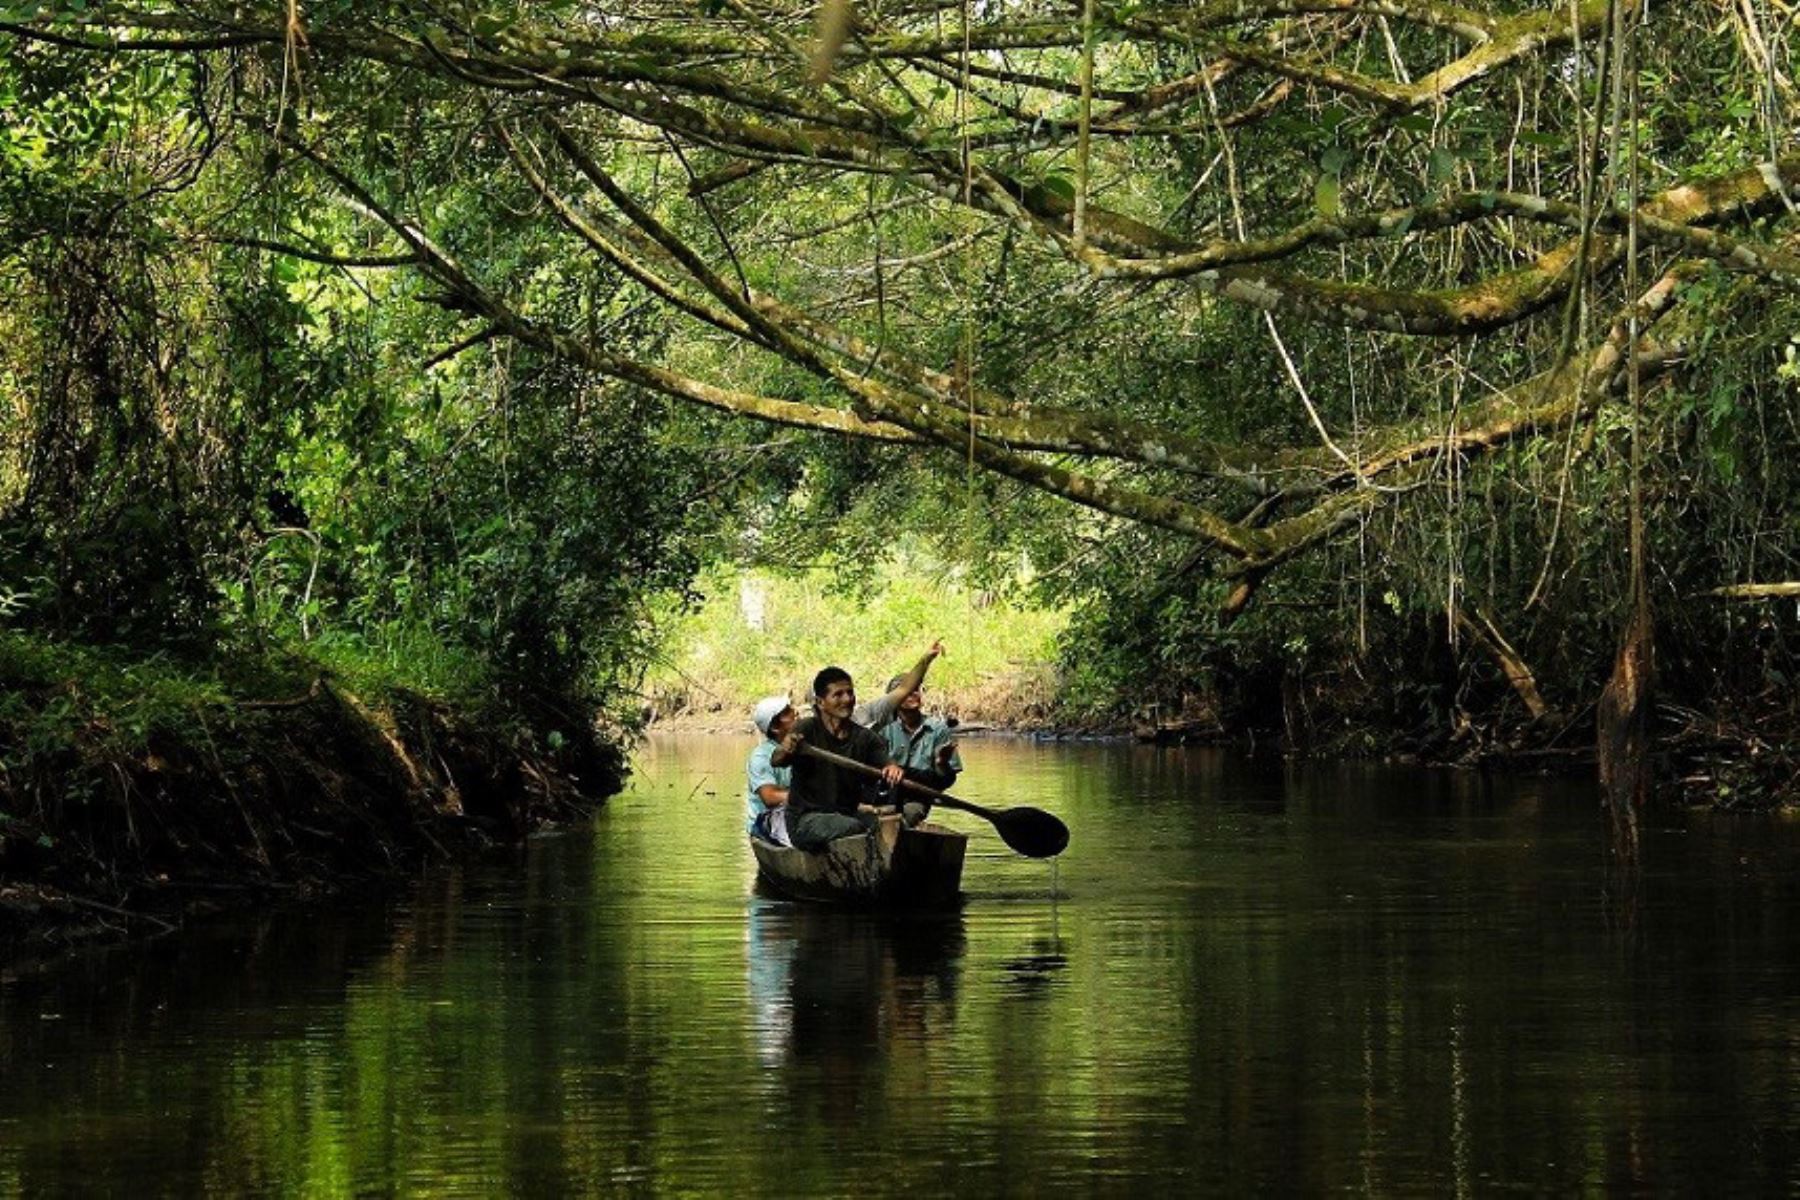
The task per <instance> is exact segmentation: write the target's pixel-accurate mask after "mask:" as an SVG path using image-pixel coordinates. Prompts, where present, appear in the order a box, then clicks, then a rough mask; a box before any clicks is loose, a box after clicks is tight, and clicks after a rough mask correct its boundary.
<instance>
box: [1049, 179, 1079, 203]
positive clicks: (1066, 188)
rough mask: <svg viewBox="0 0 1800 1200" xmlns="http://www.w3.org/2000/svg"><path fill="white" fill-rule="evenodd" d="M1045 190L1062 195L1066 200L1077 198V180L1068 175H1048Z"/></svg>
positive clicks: (1055, 194) (1054, 194)
mask: <svg viewBox="0 0 1800 1200" xmlns="http://www.w3.org/2000/svg"><path fill="white" fill-rule="evenodd" d="M1044 190H1045V191H1046V192H1049V193H1050V194H1051V195H1053V196H1061V197H1062V198H1063V199H1064V200H1073V199H1075V181H1074V180H1073V179H1070V178H1069V177H1068V176H1067V175H1046V176H1045V177H1044Z"/></svg>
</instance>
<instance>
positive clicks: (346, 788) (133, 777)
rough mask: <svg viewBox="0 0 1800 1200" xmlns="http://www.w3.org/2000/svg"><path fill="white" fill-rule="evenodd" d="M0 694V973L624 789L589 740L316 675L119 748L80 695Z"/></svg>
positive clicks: (414, 859)
mask: <svg viewBox="0 0 1800 1200" xmlns="http://www.w3.org/2000/svg"><path fill="white" fill-rule="evenodd" d="M0 683H3V684H4V688H3V692H0V698H3V699H4V706H3V707H0V764H4V770H0V961H3V960H11V959H15V958H18V957H20V956H31V955H35V954H39V953H45V952H54V951H55V950H57V949H59V948H61V947H64V946H67V945H70V944H72V943H74V942H76V941H81V940H85V939H91V938H95V937H119V936H127V935H135V934H142V933H150V932H157V931H166V930H167V929H170V928H173V927H174V926H176V925H178V924H180V923H181V922H183V921H185V920H188V919H190V918H192V917H194V916H196V915H198V914H203V913H205V912H208V911H215V910H220V909H225V908H236V907H241V906H243V905H246V904H263V903H270V902H273V901H277V900H302V899H307V898H312V897H318V896H322V895H325V894H329V893H331V892H335V891H339V890H342V889H344V888H347V887H351V886H356V885H360V884H367V883H371V882H374V881H379V880H384V879H391V878H394V877H396V876H400V875H403V874H405V873H407V872H409V871H412V870H414V869H415V868H416V867H417V866H418V865H420V864H421V863H422V862H424V861H426V860H428V859H430V858H444V857H448V856H451V855H455V854H460V853H467V852H472V851H475V850H479V849H480V848H482V847H485V846H490V845H493V844H495V843H502V842H510V841H515V840H518V839H521V838H523V837H524V836H525V835H526V834H528V833H529V832H531V831H532V830H534V829H537V828H539V827H541V826H543V825H545V824H547V823H552V822H558V821H564V820H569V819H573V818H576V817H579V816H582V815H584V814H586V813H589V812H591V811H592V810H593V809H594V808H595V807H596V806H597V805H598V804H599V803H600V802H601V801H602V800H603V799H604V798H605V797H606V796H608V795H610V794H612V793H613V792H615V791H617V790H618V788H619V786H620V784H621V781H622V779H623V776H624V758H623V755H622V753H621V752H620V751H619V750H618V749H617V748H616V747H615V746H613V745H611V744H609V743H607V742H605V741H602V740H600V739H599V738H598V737H596V736H595V735H594V734H593V733H592V731H591V730H590V731H586V732H584V731H581V730H578V729H565V730H562V731H559V732H557V733H555V734H554V735H552V736H550V737H548V738H544V739H540V738H539V737H537V736H534V735H533V734H531V733H530V732H529V731H528V729H527V727H526V726H525V725H524V724H522V723H518V722H507V721H503V720H498V719H494V718H492V717H487V718H481V719H477V718H472V717H470V716H467V715H464V714H460V713H458V712H456V711H453V710H452V709H451V708H450V707H448V706H447V705H445V704H443V703H441V702H437V701H433V700H429V699H426V698H424V697H420V696H416V695H408V694H405V693H397V694H389V695H386V696H383V697H382V698H380V699H374V698H365V697H363V696H360V695H358V694H356V693H355V692H353V691H351V690H350V689H349V688H348V687H346V686H345V685H343V684H342V683H339V682H335V681H333V680H332V679H330V678H326V677H323V676H316V677H314V678H313V679H312V680H311V681H310V682H309V683H305V684H304V685H302V686H300V687H299V688H297V689H296V690H295V691H294V692H293V693H292V694H288V695H278V696H269V695H236V696H223V697H214V698H211V699H210V700H209V701H208V702H206V703H203V704H195V705H193V706H191V707H188V708H184V709H180V710H177V713H173V714H172V713H170V712H163V713H160V714H158V715H157V716H156V718H155V719H154V721H152V722H151V724H150V727H148V728H145V729H141V730H131V731H126V732H127V733H128V734H129V736H122V735H121V731H120V730H118V729H116V728H109V727H108V726H109V724H110V723H111V721H110V720H109V714H107V713H105V712H104V711H103V710H102V709H101V708H100V707H99V706H95V705H90V704H88V703H85V702H84V696H83V684H82V681H81V680H80V679H78V678H71V679H60V680H54V681H50V680H43V679H36V680H33V679H20V678H17V677H14V678H11V679H5V680H0ZM59 710H60V711H63V712H64V713H65V715H66V719H63V720H61V721H58V722H50V721H48V720H47V719H46V718H45V714H46V713H56V712H58V711H59ZM177 714H178V717H179V719H175V718H176V715H177ZM47 733H53V734H54V735H55V740H54V741H52V740H50V739H49V738H48V737H47V736H46V735H47ZM33 739H35V741H36V743H37V744H33Z"/></svg>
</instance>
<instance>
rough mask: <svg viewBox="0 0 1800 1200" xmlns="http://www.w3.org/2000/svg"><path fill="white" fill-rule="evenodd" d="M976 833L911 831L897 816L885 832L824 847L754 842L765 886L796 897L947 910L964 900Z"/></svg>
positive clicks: (936, 828)
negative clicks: (966, 857) (966, 865)
mask: <svg viewBox="0 0 1800 1200" xmlns="http://www.w3.org/2000/svg"><path fill="white" fill-rule="evenodd" d="M968 845H969V835H968V834H966V833H958V832H956V831H955V830H953V829H946V828H944V827H943V826H942V825H933V824H931V823H930V822H926V823H925V824H923V825H920V826H918V827H917V828H914V829H908V828H906V826H905V824H904V823H903V822H902V821H901V820H900V818H899V817H898V816H891V815H890V816H884V817H882V818H881V828H880V829H879V830H878V831H877V832H875V833H867V834H863V835H861V836H859V837H847V838H839V839H838V840H837V841H835V842H832V843H830V844H829V845H827V846H826V847H825V848H824V849H823V850H811V851H809V850H795V849H794V848H793V847H791V846H777V845H775V844H774V843H772V842H765V841H763V840H762V839H760V838H751V839H750V849H751V851H752V852H754V853H755V855H756V869H757V875H758V877H759V878H760V880H761V882H762V885H763V886H764V887H765V888H766V889H768V890H769V891H771V892H773V893H775V894H776V895H778V896H786V897H788V898H789V899H792V900H818V901H825V902H829V903H836V904H854V905H882V904H907V905H924V906H932V907H943V906H946V905H954V904H956V903H957V902H958V900H959V899H960V898H961V896H962V868H963V852H964V851H965V850H967V849H968Z"/></svg>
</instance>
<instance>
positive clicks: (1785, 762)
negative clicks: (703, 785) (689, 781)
mask: <svg viewBox="0 0 1800 1200" xmlns="http://www.w3.org/2000/svg"><path fill="white" fill-rule="evenodd" d="M1020 678H1023V679H1026V680H1028V681H1029V686H1028V689H1026V690H1022V691H1019V692H1011V691H1009V690H1008V688H1007V687H1006V686H1005V684H1004V683H1003V682H1002V683H996V684H992V685H990V686H988V687H986V688H984V689H982V690H981V691H980V692H979V693H977V694H974V695H970V694H968V693H964V692H962V691H960V690H958V689H939V690H938V692H936V693H935V694H934V695H933V697H932V708H933V710H934V711H936V712H939V713H942V714H945V715H948V716H949V717H951V718H952V719H953V720H954V722H955V723H956V725H957V727H958V729H959V730H960V731H961V735H962V736H976V737H987V736H993V737H1018V738H1027V739H1031V740H1036V741H1088V740H1094V741H1134V742H1142V743H1150V744H1155V745H1164V746H1222V747H1230V748H1233V749H1236V750H1239V751H1241V752H1244V753H1247V754H1252V755H1255V754H1277V755H1282V756H1286V757H1294V758H1307V759H1320V760H1324V759H1340V760H1363V761H1368V760H1373V761H1381V762H1387V763H1395V764H1413V765H1418V766H1427V767H1445V768H1451V769H1457V770H1471V771H1482V772H1493V773H1497V774H1519V775H1589V776H1591V775H1592V774H1593V772H1594V771H1595V769H1596V766H1595V763H1596V754H1595V743H1594V726H1593V711H1592V709H1591V708H1589V709H1585V710H1583V711H1581V712H1577V713H1575V714H1573V715H1568V714H1561V713H1556V712H1548V713H1545V714H1544V715H1543V716H1542V717H1541V718H1538V719H1535V720H1528V719H1523V714H1519V713H1514V712H1509V711H1506V710H1504V709H1501V710H1497V711H1490V712H1488V713H1486V714H1482V715H1480V716H1477V715H1474V714H1471V713H1468V712H1452V713H1449V714H1447V715H1446V719H1445V720H1444V721H1442V722H1438V723H1425V724H1412V725H1406V726H1396V725H1391V724H1384V723H1382V722H1380V721H1378V720H1375V719H1373V718H1372V717H1371V714H1372V713H1378V712H1379V711H1380V710H1379V708H1378V707H1375V706H1365V707H1362V708H1357V707H1356V706H1355V705H1352V704H1346V703H1343V702H1341V701H1339V702H1334V701H1333V700H1332V699H1331V698H1330V697H1327V696H1324V695H1317V694H1316V695H1313V696H1311V697H1310V698H1303V697H1301V694H1300V693H1299V692H1298V691H1297V690H1296V691H1295V692H1293V693H1291V694H1290V695H1289V696H1288V697H1286V698H1284V702H1283V703H1281V704H1278V705H1272V706H1270V707H1269V708H1268V709H1267V710H1264V711H1260V712H1252V711H1250V710H1249V709H1248V708H1246V707H1245V706H1244V705H1242V704H1238V705H1232V704H1229V703H1226V702H1224V701H1222V700H1221V699H1213V700H1211V701H1207V700H1201V699H1198V698H1193V697H1190V698H1189V699H1188V701H1187V702H1186V703H1184V704H1179V705H1167V706H1165V705H1155V704H1152V705H1146V706H1144V707H1142V708H1140V709H1139V710H1137V711H1136V712H1131V713H1126V712H1121V711H1113V712H1110V713H1108V712H1100V713H1094V712H1087V711H1078V710H1074V709H1071V708H1070V707H1068V706H1066V705H1064V704H1062V703H1060V702H1059V700H1058V698H1057V693H1056V689H1055V686H1054V678H1053V676H1052V675H1051V674H1050V673H1049V672H1048V671H1047V670H1045V671H1041V672H1032V673H1029V674H1027V675H1023V676H1021V677H1020ZM670 709H671V711H667V712H661V713H657V714H654V719H653V720H652V722H651V723H650V726H649V727H650V729H651V730H652V731H654V732H657V733H669V734H682V733H706V734H739V735H742V736H743V737H745V738H746V739H748V738H750V737H752V736H753V735H754V730H753V728H752V727H751V724H750V720H749V716H748V704H747V703H746V704H745V705H743V706H742V707H741V708H740V706H738V705H726V704H720V703H706V702H705V701H704V700H701V701H700V702H695V701H694V698H693V697H691V696H690V697H687V698H685V702H677V703H675V704H672V705H671V706H670ZM1653 728H1654V737H1655V744H1656V762H1657V778H1658V781H1659V784H1658V799H1659V800H1660V801H1661V802H1664V803H1668V804H1673V805H1679V806H1683V807H1698V808H1713V809H1718V810H1720V811H1743V812H1762V811H1769V810H1775V809H1784V810H1793V809H1796V808H1800V787H1797V781H1800V722H1797V721H1796V719H1795V717H1794V714H1793V713H1792V712H1791V711H1790V710H1789V709H1788V708H1787V707H1784V706H1782V705H1779V704H1763V705H1760V706H1758V705H1753V704H1745V705H1742V706H1740V707H1738V708H1736V709H1734V710H1732V711H1730V712H1724V711H1717V710H1714V711H1708V712H1702V711H1700V710H1697V709H1692V708H1686V707H1682V706H1678V705H1672V704H1665V705H1663V706H1661V707H1660V708H1659V709H1658V711H1657V714H1656V720H1655V723H1654V727H1653Z"/></svg>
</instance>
